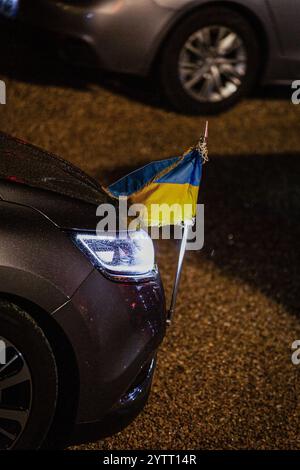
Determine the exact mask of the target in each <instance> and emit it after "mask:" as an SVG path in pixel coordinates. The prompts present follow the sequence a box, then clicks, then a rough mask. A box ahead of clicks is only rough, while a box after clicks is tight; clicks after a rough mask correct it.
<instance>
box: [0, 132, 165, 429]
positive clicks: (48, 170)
mask: <svg viewBox="0 0 300 470" xmlns="http://www.w3.org/2000/svg"><path fill="white" fill-rule="evenodd" d="M0 195H1V196H0V197H1V199H0V215H1V224H0V240H1V243H0V296H1V295H2V296H3V297H5V298H6V297H7V296H9V297H10V298H13V299H16V300H15V301H16V302H17V301H18V299H20V301H21V300H25V301H30V302H31V304H35V305H37V306H38V307H40V308H41V309H42V310H43V311H44V314H46V315H47V314H48V315H49V316H51V318H52V320H54V321H55V322H56V323H57V325H58V326H59V327H60V329H61V331H62V332H63V333H64V336H65V338H66V339H67V340H68V344H69V345H70V346H71V348H72V349H73V352H74V356H75V358H76V366H77V370H78V375H79V397H78V409H77V412H76V416H77V418H76V424H77V425H81V424H87V423H95V422H99V421H100V422H101V421H102V422H103V423H104V424H103V426H104V428H105V429H106V431H107V430H108V429H111V432H112V428H111V427H110V426H109V423H110V424H111V426H112V427H114V426H117V424H118V421H119V417H121V415H124V414H126V419H127V418H129V420H130V418H132V417H134V416H135V415H136V412H137V409H140V407H141V406H143V404H144V403H145V400H146V398H147V393H148V392H149V389H150V386H151V380H152V375H153V370H151V371H149V373H148V372H147V367H148V366H147V364H149V361H153V359H154V358H155V355H156V351H157V348H158V346H159V344H160V343H161V341H162V339H163V336H164V334H165V329H166V309H165V299H164V291H163V287H162V284H161V279H160V276H159V273H158V272H157V271H156V270H155V271H153V276H152V277H151V278H147V280H145V279H144V280H141V281H137V280H136V279H135V281H134V282H130V281H127V282H125V281H123V282H121V281H120V279H119V280H118V281H116V280H111V279H109V278H108V277H106V276H105V274H104V273H103V272H100V271H98V270H97V269H95V268H94V266H93V265H92V264H91V262H90V260H89V259H88V258H87V257H86V256H85V255H84V254H83V253H82V251H81V250H80V249H79V248H77V247H76V245H75V243H74V233H76V232H77V231H78V230H80V231H81V233H82V232H83V231H89V233H90V231H93V232H95V230H96V222H97V219H96V208H97V206H98V204H99V203H101V201H102V202H107V201H108V199H107V196H106V194H105V193H104V192H103V191H102V189H101V186H100V185H98V183H97V182H95V181H94V180H92V179H90V178H89V177H88V176H87V175H85V174H84V173H82V172H81V171H80V170H79V169H77V168H75V167H72V165H69V164H68V163H67V162H65V161H64V160H62V159H60V158H57V157H56V156H54V155H52V154H49V153H48V152H44V151H42V150H41V149H38V148H36V147H34V146H32V145H29V144H25V143H24V142H22V141H19V140H15V139H13V138H11V137H9V136H7V135H5V134H1V133H0ZM66 229H67V230H66ZM29 314H30V312H29ZM39 314H40V313H39ZM35 320H36V321H38V318H36V317H35ZM45 333H46V335H47V332H45ZM144 369H145V371H146V372H147V380H145V381H144V382H143V383H142V384H141V385H140V386H139V388H140V390H139V393H134V398H130V399H127V400H125V398H124V397H126V396H129V397H130V396H131V395H130V393H129V395H128V392H130V390H131V387H133V390H135V389H136V387H135V385H134V383H135V380H136V379H137V377H139V375H140V373H141V371H142V370H144ZM124 400H125V402H126V406H125V405H124ZM104 418H105V419H104ZM103 420H104V421H103ZM113 421H114V422H115V424H114V425H112V423H113ZM105 429H104V434H105ZM116 430H117V428H116ZM102 433H103V429H102Z"/></svg>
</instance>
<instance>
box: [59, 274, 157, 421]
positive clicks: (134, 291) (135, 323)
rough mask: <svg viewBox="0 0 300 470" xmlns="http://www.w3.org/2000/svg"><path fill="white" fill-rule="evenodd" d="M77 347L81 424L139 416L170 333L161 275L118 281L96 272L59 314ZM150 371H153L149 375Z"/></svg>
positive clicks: (74, 346) (78, 411) (71, 342)
mask: <svg viewBox="0 0 300 470" xmlns="http://www.w3.org/2000/svg"><path fill="white" fill-rule="evenodd" d="M53 315H54V318H55V319H56V321H57V322H58V324H59V325H60V326H61V327H62V329H63V331H64V332H65V334H66V335H67V337H68V339H69V342H70V344H72V346H73V349H74V353H75V356H76V361H77V366H78V372H79V383H80V390H79V400H78V409H77V417H76V424H78V425H79V424H90V425H92V424H93V423H96V422H99V421H102V422H103V420H104V419H105V422H106V427H107V422H108V421H109V420H110V419H113V417H114V416H118V415H119V414H120V413H121V414H123V415H128V416H129V415H130V414H131V411H130V410H132V414H133V415H134V413H135V408H136V406H137V407H139V405H140V404H141V403H143V402H144V400H143V397H144V396H145V394H146V395H147V391H148V389H149V387H150V384H151V379H152V374H153V370H154V368H153V367H151V368H150V365H149V364H150V363H151V362H152V360H153V358H154V357H155V355H156V351H157V348H158V346H159V345H160V343H161V341H162V339H163V337H164V334H165V329H166V312H165V301H164V293H163V288H162V285H161V281H160V278H159V276H158V275H157V277H156V278H155V279H153V280H151V281H147V282H143V283H139V284H136V283H127V284H123V283H118V282H114V281H111V280H109V279H107V278H105V277H104V276H103V275H102V274H101V273H100V272H98V271H96V270H94V271H93V272H92V273H91V274H90V275H89V276H88V278H87V279H86V280H85V281H84V282H83V284H82V285H81V286H80V288H79V289H78V290H77V292H76V293H75V294H74V296H73V297H72V299H71V300H70V301H68V302H67V303H66V304H65V305H63V306H62V307H61V308H60V309H59V310H57V311H56V312H55V313H54V314H53ZM148 369H149V370H150V373H149V374H148Z"/></svg>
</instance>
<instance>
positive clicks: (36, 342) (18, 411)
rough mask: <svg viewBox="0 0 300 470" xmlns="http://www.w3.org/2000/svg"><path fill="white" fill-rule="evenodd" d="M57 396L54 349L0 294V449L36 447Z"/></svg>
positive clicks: (38, 329) (24, 314)
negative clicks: (0, 298)
mask: <svg viewBox="0 0 300 470" xmlns="http://www.w3.org/2000/svg"><path fill="white" fill-rule="evenodd" d="M56 401H57V369H56V363H55V359H54V355H53V352H52V350H51V347H50V344H49V343H48V341H47V338H46V337H45V335H44V333H43V331H42V330H41V329H40V328H39V326H38V325H37V323H36V322H35V321H34V320H33V319H32V318H31V317H30V316H29V315H28V313H27V312H25V311H24V310H22V309H20V308H19V307H18V306H17V305H15V304H13V303H11V302H7V301H4V300H0V450H2V449H38V448H39V447H40V446H41V445H42V443H43V441H44V439H45V437H46V435H47V432H48V430H49V427H50V425H51V423H52V419H53V416H54V412H55V407H56Z"/></svg>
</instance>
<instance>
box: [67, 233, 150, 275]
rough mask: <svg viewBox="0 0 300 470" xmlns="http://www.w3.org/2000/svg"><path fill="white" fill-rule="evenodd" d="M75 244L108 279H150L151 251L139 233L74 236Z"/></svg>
mask: <svg viewBox="0 0 300 470" xmlns="http://www.w3.org/2000/svg"><path fill="white" fill-rule="evenodd" d="M75 243H76V244H77V246H78V247H79V248H80V249H81V250H82V251H83V252H85V254H86V255H87V256H88V257H89V258H90V259H91V261H92V263H93V264H94V265H95V266H96V267H97V268H99V269H101V270H104V271H105V272H106V273H108V274H109V275H111V276H112V277H128V278H129V277H131V278H135V277H139V278H141V277H149V276H151V275H153V272H154V269H155V265H154V247H153V243H152V240H151V238H150V237H149V235H148V234H147V233H146V232H145V231H143V230H139V231H136V232H124V233H123V232H120V233H115V234H110V233H103V234H100V235H91V234H82V233H78V234H76V236H75Z"/></svg>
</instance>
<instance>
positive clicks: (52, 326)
mask: <svg viewBox="0 0 300 470" xmlns="http://www.w3.org/2000/svg"><path fill="white" fill-rule="evenodd" d="M0 299H1V300H6V301H8V302H11V303H13V304H15V305H17V306H18V307H19V308H21V309H23V310H24V311H26V313H28V315H30V316H31V317H32V318H33V320H34V321H35V322H36V323H37V325H38V326H39V327H40V328H41V330H42V331H43V333H44V334H45V336H46V338H47V339H48V341H49V344H50V346H51V348H52V351H53V354H54V357H55V360H56V364H57V369H58V378H59V394H58V402H57V407H56V412H55V416H54V420H53V423H52V425H51V428H50V431H49V432H48V436H47V442H46V444H45V445H46V447H49V448H55V447H60V446H61V445H63V444H64V439H65V436H66V437H67V438H68V437H69V436H70V435H71V433H72V431H73V427H74V425H75V420H76V414H77V407H78V400H79V386H80V382H79V370H78V365H77V360H76V356H75V352H74V350H73V347H72V345H71V343H70V341H69V339H68V338H67V336H66V334H65V333H64V331H63V330H62V328H61V327H60V325H59V324H58V323H57V321H56V320H55V319H54V318H53V316H51V315H50V314H49V313H48V312H46V311H45V310H44V309H43V308H42V307H40V306H39V305H37V304H36V303H34V302H32V301H31V300H28V299H26V298H24V297H20V296H18V295H15V294H10V293H6V292H0ZM58 425H59V430H58Z"/></svg>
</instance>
